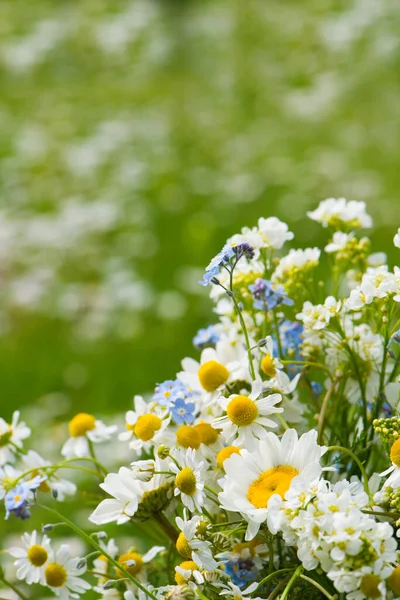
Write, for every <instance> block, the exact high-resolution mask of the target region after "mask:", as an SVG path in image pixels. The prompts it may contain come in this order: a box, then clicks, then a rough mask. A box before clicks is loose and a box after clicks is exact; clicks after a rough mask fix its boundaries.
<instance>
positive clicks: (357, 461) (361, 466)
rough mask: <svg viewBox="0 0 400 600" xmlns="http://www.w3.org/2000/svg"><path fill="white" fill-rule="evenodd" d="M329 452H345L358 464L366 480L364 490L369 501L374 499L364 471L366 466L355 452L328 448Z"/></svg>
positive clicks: (332, 447) (342, 447) (338, 447)
mask: <svg viewBox="0 0 400 600" xmlns="http://www.w3.org/2000/svg"><path fill="white" fill-rule="evenodd" d="M326 451H327V452H330V451H332V452H344V453H345V454H348V455H349V456H350V457H351V458H352V459H353V460H354V462H355V463H356V465H357V466H358V468H359V469H360V471H361V475H362V477H363V480H364V489H365V491H366V493H367V494H368V497H369V499H370V500H371V499H372V496H371V492H370V489H369V483H368V475H367V472H366V470H365V469H364V465H363V464H362V462H361V461H360V460H359V459H358V458H357V456H356V455H355V454H354V452H352V451H351V450H349V449H348V448H345V447H344V446H328V448H327V450H326Z"/></svg>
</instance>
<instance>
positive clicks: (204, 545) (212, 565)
mask: <svg viewBox="0 0 400 600" xmlns="http://www.w3.org/2000/svg"><path fill="white" fill-rule="evenodd" d="M202 520H203V519H202V517H200V516H199V515H195V516H194V517H193V518H192V519H187V515H186V511H185V513H184V518H183V519H181V517H177V518H176V524H177V525H178V527H179V529H180V531H181V533H180V534H179V536H178V540H177V542H176V549H177V550H178V552H179V554H180V555H181V556H182V557H183V558H184V559H186V560H194V562H195V563H196V564H197V565H199V566H200V567H202V568H203V569H205V570H206V571H214V570H215V569H216V568H217V565H218V563H217V561H216V560H214V558H213V555H212V552H211V548H212V545H211V542H208V541H205V540H200V539H198V538H196V531H197V528H198V527H199V524H200V523H201V522H202Z"/></svg>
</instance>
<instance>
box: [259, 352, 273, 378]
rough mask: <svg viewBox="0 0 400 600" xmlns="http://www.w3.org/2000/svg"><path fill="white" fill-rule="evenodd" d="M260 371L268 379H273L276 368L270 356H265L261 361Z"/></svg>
mask: <svg viewBox="0 0 400 600" xmlns="http://www.w3.org/2000/svg"><path fill="white" fill-rule="evenodd" d="M261 369H262V370H263V372H264V373H265V374H266V375H268V377H275V375H276V368H275V365H274V359H273V357H272V356H271V355H270V354H266V355H265V356H264V358H263V359H262V361H261Z"/></svg>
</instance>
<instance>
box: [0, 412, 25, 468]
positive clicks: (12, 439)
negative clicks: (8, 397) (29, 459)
mask: <svg viewBox="0 0 400 600" xmlns="http://www.w3.org/2000/svg"><path fill="white" fill-rule="evenodd" d="M19 416H20V412H19V411H18V410H16V411H15V412H14V414H13V416H12V420H11V423H7V421H5V420H4V419H2V418H0V465H5V464H7V463H12V462H14V460H15V456H16V452H17V451H18V450H19V449H21V448H22V442H23V440H25V439H26V438H28V437H29V436H30V434H31V430H30V429H29V427H27V426H26V425H25V423H24V422H23V421H21V422H19Z"/></svg>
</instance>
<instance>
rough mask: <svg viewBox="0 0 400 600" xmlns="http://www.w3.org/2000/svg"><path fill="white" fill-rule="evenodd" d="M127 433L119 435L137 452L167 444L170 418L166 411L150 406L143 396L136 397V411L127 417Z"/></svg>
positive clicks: (130, 411)
mask: <svg viewBox="0 0 400 600" xmlns="http://www.w3.org/2000/svg"><path fill="white" fill-rule="evenodd" d="M125 421H126V431H124V432H122V433H120V434H119V436H118V437H119V439H120V440H121V441H127V440H130V442H129V447H130V448H132V449H133V450H136V451H137V452H138V451H140V450H143V449H148V448H149V447H150V446H151V445H155V444H157V443H158V444H162V443H164V442H165V432H166V428H167V427H168V424H169V422H170V417H169V416H168V413H167V412H166V411H165V409H160V408H158V407H157V406H156V405H154V404H153V403H152V404H148V403H147V402H145V400H144V399H143V398H142V396H135V410H128V412H127V413H126V415H125Z"/></svg>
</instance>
